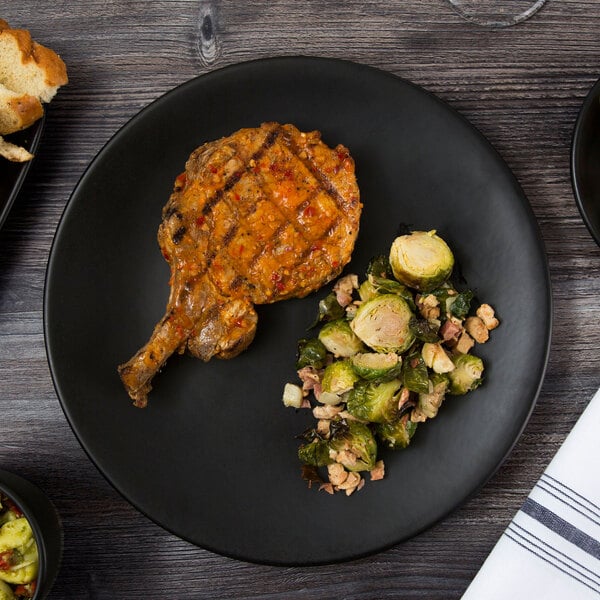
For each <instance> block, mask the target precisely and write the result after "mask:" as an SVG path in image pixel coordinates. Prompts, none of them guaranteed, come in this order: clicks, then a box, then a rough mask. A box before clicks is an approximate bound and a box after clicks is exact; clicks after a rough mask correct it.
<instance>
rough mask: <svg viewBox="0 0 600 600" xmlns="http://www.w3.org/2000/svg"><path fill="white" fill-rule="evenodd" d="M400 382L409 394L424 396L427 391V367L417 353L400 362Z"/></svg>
mask: <svg viewBox="0 0 600 600" xmlns="http://www.w3.org/2000/svg"><path fill="white" fill-rule="evenodd" d="M402 382H403V383H404V387H405V388H406V389H408V390H410V391H411V392H417V393H418V394H426V393H427V392H428V391H429V374H428V372H427V365H426V364H425V361H424V360H423V357H422V356H421V355H420V354H419V353H416V352H415V353H414V354H411V355H410V356H407V357H406V358H405V359H404V360H403V361H402Z"/></svg>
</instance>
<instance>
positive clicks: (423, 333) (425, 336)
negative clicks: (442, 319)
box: [408, 317, 440, 343]
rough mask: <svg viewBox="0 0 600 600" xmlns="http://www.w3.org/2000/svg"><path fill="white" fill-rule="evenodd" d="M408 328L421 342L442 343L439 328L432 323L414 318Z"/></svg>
mask: <svg viewBox="0 0 600 600" xmlns="http://www.w3.org/2000/svg"><path fill="white" fill-rule="evenodd" d="M408 326H409V327H410V330H411V331H412V332H413V333H414V334H415V337H416V338H417V339H418V340H419V341H420V342H430V343H434V342H439V341H440V336H439V335H438V331H439V327H438V326H437V325H434V324H433V323H430V322H429V321H428V320H427V319H417V318H416V317H414V318H412V319H411V320H410V323H409V324H408Z"/></svg>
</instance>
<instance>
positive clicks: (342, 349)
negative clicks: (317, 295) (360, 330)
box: [319, 319, 364, 357]
mask: <svg viewBox="0 0 600 600" xmlns="http://www.w3.org/2000/svg"><path fill="white" fill-rule="evenodd" d="M319 340H320V341H321V343H322V344H323V345H324V346H325V348H326V349H327V350H328V351H329V352H331V353H332V354H333V355H334V356H342V357H348V356H352V355H354V354H356V353H357V352H360V351H361V350H363V349H364V348H363V344H362V342H361V341H360V339H359V338H358V337H357V336H356V335H355V333H354V332H353V331H352V329H351V327H350V325H349V324H348V321H346V320H345V319H337V320H336V321H331V322H329V323H325V325H323V327H322V329H321V331H319Z"/></svg>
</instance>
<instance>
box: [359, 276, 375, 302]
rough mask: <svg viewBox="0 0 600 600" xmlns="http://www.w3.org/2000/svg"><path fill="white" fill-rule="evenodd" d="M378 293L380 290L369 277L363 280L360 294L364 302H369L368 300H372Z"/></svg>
mask: <svg viewBox="0 0 600 600" xmlns="http://www.w3.org/2000/svg"><path fill="white" fill-rule="evenodd" d="M378 293H379V292H378V291H377V289H376V287H375V286H374V285H373V284H372V283H371V282H370V281H369V280H368V279H365V281H363V282H362V283H361V284H360V286H359V288H358V295H359V297H360V299H361V300H362V301H363V302H367V301H368V300H371V298H375V296H377V295H378Z"/></svg>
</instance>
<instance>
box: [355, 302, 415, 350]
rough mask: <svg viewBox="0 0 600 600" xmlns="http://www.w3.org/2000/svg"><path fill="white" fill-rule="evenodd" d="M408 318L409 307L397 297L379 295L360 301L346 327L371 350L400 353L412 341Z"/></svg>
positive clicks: (409, 315)
mask: <svg viewBox="0 0 600 600" xmlns="http://www.w3.org/2000/svg"><path fill="white" fill-rule="evenodd" d="M412 317H413V313H412V312H411V310H410V307H409V306H408V304H407V303H406V302H405V301H404V300H403V299H402V298H401V297H400V296H396V295H394V294H383V295H381V296H376V297H375V298H373V299H371V300H368V301H367V302H363V303H362V304H361V305H360V307H359V308H358V311H357V312H356V315H355V317H354V319H352V321H351V322H350V327H351V328H352V330H353V331H354V333H355V334H356V335H357V336H358V337H359V338H360V339H361V340H362V341H363V342H364V343H365V344H366V345H367V346H369V347H370V348H373V350H375V351H377V352H396V353H398V354H400V353H402V352H404V351H405V350H407V349H408V348H410V346H411V345H412V343H413V341H414V339H415V336H414V334H413V332H412V331H411V330H410V327H409V323H410V320H411V318H412Z"/></svg>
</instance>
